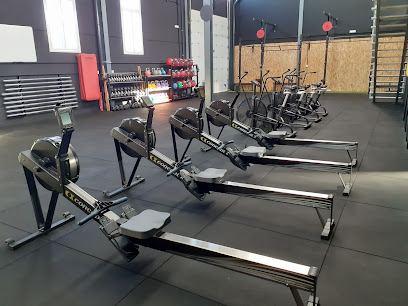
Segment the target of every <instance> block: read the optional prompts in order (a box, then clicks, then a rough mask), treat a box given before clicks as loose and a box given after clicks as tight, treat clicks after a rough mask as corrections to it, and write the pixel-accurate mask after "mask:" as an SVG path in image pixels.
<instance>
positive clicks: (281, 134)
mask: <svg viewBox="0 0 408 306" xmlns="http://www.w3.org/2000/svg"><path fill="white" fill-rule="evenodd" d="M287 136H288V132H286V131H272V132H269V133H268V134H266V137H267V138H269V139H282V138H285V137H287Z"/></svg>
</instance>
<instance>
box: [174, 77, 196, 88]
mask: <svg viewBox="0 0 408 306" xmlns="http://www.w3.org/2000/svg"><path fill="white" fill-rule="evenodd" d="M196 85H197V84H196V82H195V81H194V80H190V79H188V80H186V81H178V82H175V83H174V84H173V88H174V89H180V88H188V87H194V86H196Z"/></svg>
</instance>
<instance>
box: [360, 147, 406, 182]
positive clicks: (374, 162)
mask: <svg viewBox="0 0 408 306" xmlns="http://www.w3.org/2000/svg"><path fill="white" fill-rule="evenodd" d="M406 153H407V149H406V148H404V147H402V146H401V147H391V146H374V145H369V146H368V147H367V150H366V152H365V154H364V159H363V162H362V164H361V167H360V172H367V173H368V174H371V175H381V176H387V177H394V178H402V179H408V154H406Z"/></svg>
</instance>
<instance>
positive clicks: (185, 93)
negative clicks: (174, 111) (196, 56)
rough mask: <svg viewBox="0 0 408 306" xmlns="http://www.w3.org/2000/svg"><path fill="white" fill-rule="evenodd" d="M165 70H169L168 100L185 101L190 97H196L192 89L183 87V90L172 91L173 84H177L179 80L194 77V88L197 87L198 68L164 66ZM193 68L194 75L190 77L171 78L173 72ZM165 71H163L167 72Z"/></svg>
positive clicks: (195, 66)
mask: <svg viewBox="0 0 408 306" xmlns="http://www.w3.org/2000/svg"><path fill="white" fill-rule="evenodd" d="M165 66H166V68H167V69H170V73H171V74H170V83H169V86H170V95H169V96H170V99H172V100H173V101H175V100H180V99H187V98H191V97H197V93H196V92H195V91H194V87H184V88H177V89H174V87H173V84H174V82H178V81H181V80H187V79H188V78H190V79H193V78H194V77H195V78H196V86H198V72H199V69H198V66H197V65H196V64H194V65H191V66H187V65H167V64H166V65H165ZM192 67H194V68H195V71H196V73H195V74H194V75H192V76H183V77H173V71H174V70H180V69H185V68H192ZM167 69H165V70H167Z"/></svg>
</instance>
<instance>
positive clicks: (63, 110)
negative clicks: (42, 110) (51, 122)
mask: <svg viewBox="0 0 408 306" xmlns="http://www.w3.org/2000/svg"><path fill="white" fill-rule="evenodd" d="M54 113H55V116H56V117H57V120H58V125H59V126H60V129H61V132H62V140H61V144H60V146H59V149H58V153H57V156H56V159H55V160H56V165H57V171H58V175H59V178H60V180H61V183H62V185H65V184H67V182H68V179H69V177H70V168H69V157H68V148H69V144H70V142H71V136H72V133H73V132H74V125H75V121H74V116H73V114H72V107H60V104H57V105H56V107H55V108H54Z"/></svg>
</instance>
